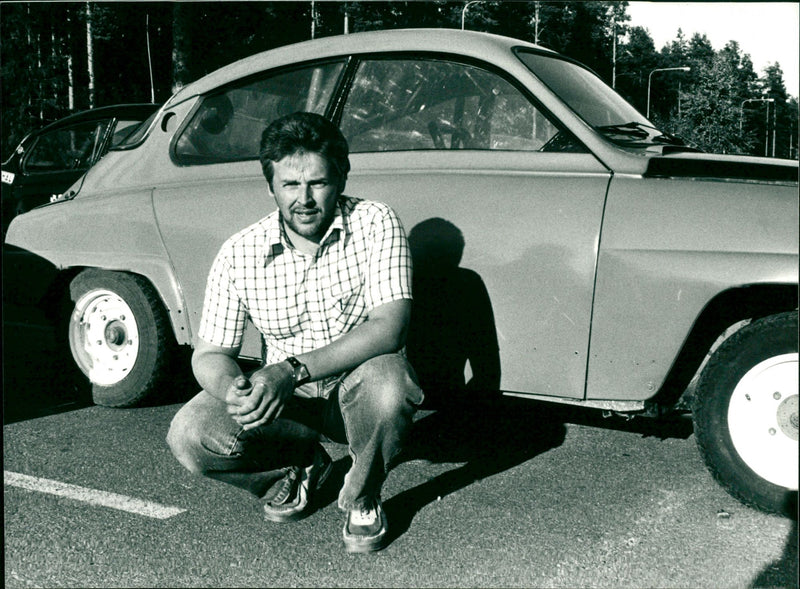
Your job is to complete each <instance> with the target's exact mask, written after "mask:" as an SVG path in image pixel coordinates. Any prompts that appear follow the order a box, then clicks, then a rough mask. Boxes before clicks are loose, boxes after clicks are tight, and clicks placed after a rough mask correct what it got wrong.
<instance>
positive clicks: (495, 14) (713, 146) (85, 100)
mask: <svg viewBox="0 0 800 589" xmlns="http://www.w3.org/2000/svg"><path fill="white" fill-rule="evenodd" d="M627 6H628V3H627V2H600V1H592V2H585V1H576V2H568V1H556V2H547V1H529V2H522V1H500V0H485V1H484V0H480V1H475V0H471V1H469V2H466V1H450V0H426V1H411V2H383V1H367V2H357V1H347V2H342V1H324V0H317V1H316V2H315V1H305V2H239V1H223V2H99V3H96V2H20V3H6V2H4V3H2V4H0V39H2V46H1V48H2V52H1V53H0V66H1V67H2V70H1V71H0V76H2V77H1V78H0V83H1V84H2V98H1V100H2V113H3V116H2V144H1V145H0V157H1V158H2V161H5V159H6V158H7V157H8V156H9V155H10V151H11V150H13V149H14V148H15V146H16V145H17V143H18V142H19V141H20V140H21V139H22V137H23V136H24V135H25V134H26V133H27V132H29V131H30V130H32V129H35V128H38V127H41V126H42V125H44V124H46V123H47V122H51V121H54V120H56V119H58V118H61V117H63V116H65V115H67V114H70V113H71V112H76V111H80V110H84V109H87V108H93V107H98V106H105V105H109V104H116V103H124V102H157V103H163V102H164V101H166V100H167V98H169V96H170V95H171V94H172V93H173V92H174V91H175V90H176V89H178V88H180V87H181V86H182V85H184V84H186V83H188V82H191V81H193V80H195V79H198V78H200V77H201V76H203V75H205V74H207V73H209V72H211V71H213V70H215V69H217V68H219V67H221V66H223V65H226V64H228V63H231V62H233V61H235V60H237V59H240V58H242V57H246V56H248V55H251V54H253V53H257V52H260V51H264V50H268V49H272V48H274V47H278V46H282V45H286V44H289V43H294V42H299V41H304V40H307V39H311V38H319V37H324V36H329V35H338V34H342V33H353V32H358V31H367V30H377V29H394V28H407V27H422V28H461V26H462V22H463V25H464V27H465V28H467V29H470V30H477V31H485V32H490V33H497V34H502V35H507V36H510V37H516V38H518V39H523V40H526V41H531V42H534V43H537V44H539V45H541V46H543V47H547V48H549V49H553V50H555V51H558V52H559V53H562V54H564V55H566V56H569V57H571V58H574V59H576V60H578V61H580V62H582V63H584V64H585V65H587V66H589V67H590V68H592V69H593V70H594V71H595V72H596V73H597V74H598V75H599V76H600V77H602V78H603V79H604V80H605V81H606V82H607V83H608V84H609V85H610V86H612V87H614V88H615V89H616V90H617V92H619V93H620V94H621V95H622V96H623V97H625V98H626V99H627V100H628V101H629V102H630V103H631V104H633V105H634V106H635V107H636V108H637V109H638V110H639V111H640V112H641V113H643V114H646V113H648V112H649V118H650V120H651V121H653V122H654V123H655V124H656V125H657V126H659V127H660V128H661V129H662V130H665V131H668V132H671V133H674V134H677V135H679V136H681V137H682V138H683V139H684V140H687V142H690V143H691V144H694V145H696V146H697V147H699V148H701V149H703V150H705V151H713V152H719V153H738V154H752V155H761V156H764V155H767V156H770V157H779V158H791V159H797V157H798V151H797V133H798V127H797V123H798V105H797V97H795V96H790V95H789V93H788V92H787V89H786V87H785V83H784V80H783V72H782V70H781V67H780V64H779V63H777V62H776V63H772V64H770V65H769V66H768V67H767V68H766V69H765V70H764V71H762V72H756V71H754V67H753V63H752V61H751V59H750V57H749V55H747V54H746V53H744V52H743V51H742V49H741V48H740V46H739V44H738V43H737V42H736V40H734V39H732V40H730V41H729V42H728V43H727V44H726V45H725V47H724V48H722V49H720V50H715V49H714V48H713V47H712V45H711V43H710V41H709V40H708V38H707V37H706V36H705V35H699V34H695V35H693V36H691V37H690V38H687V37H686V36H685V35H684V34H683V33H682V32H681V31H680V30H679V31H677V34H676V37H675V39H674V40H672V41H671V42H669V43H667V44H666V45H665V46H663V47H661V48H656V47H655V44H654V41H653V39H652V37H651V36H650V34H649V33H648V31H647V30H646V29H643V28H642V27H633V26H631V25H630V22H629V21H630V18H629V16H628V14H627ZM685 67H688V68H689V70H688V71H683V70H682V69H678V68H685ZM673 68H675V69H673ZM663 70H667V71H666V72H665V71H663ZM654 72H655V73H656V75H653V73H654ZM648 88H649V90H650V92H649V93H648ZM648 94H649V100H648Z"/></svg>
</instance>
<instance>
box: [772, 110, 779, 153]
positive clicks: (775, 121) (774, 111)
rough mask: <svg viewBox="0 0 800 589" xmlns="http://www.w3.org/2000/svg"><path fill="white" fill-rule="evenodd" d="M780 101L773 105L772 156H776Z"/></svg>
mask: <svg viewBox="0 0 800 589" xmlns="http://www.w3.org/2000/svg"><path fill="white" fill-rule="evenodd" d="M777 116H778V103H777V102H775V103H774V104H773V106H772V157H775V129H776V128H777V125H778V120H777Z"/></svg>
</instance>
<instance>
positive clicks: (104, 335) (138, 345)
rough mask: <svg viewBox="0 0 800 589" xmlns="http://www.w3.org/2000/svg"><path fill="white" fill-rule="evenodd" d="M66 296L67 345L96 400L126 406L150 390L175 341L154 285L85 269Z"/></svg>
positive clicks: (163, 369)
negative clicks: (69, 305)
mask: <svg viewBox="0 0 800 589" xmlns="http://www.w3.org/2000/svg"><path fill="white" fill-rule="evenodd" d="M70 295H71V298H72V300H73V301H74V303H75V306H74V309H73V311H72V314H71V316H70V319H69V326H68V338H69V346H70V350H71V352H72V357H73V358H74V360H75V362H76V363H77V365H78V367H79V368H80V369H81V371H82V372H83V373H84V374H85V375H86V376H87V377H89V380H90V381H91V383H92V398H93V400H94V402H95V403H97V404H98V405H104V406H107V407H130V406H133V405H137V404H139V403H140V402H141V401H142V400H144V399H145V398H146V397H148V396H150V395H152V394H154V393H155V391H156V388H157V387H158V386H159V385H160V384H161V383H162V381H163V380H164V376H165V375H166V371H167V369H168V367H169V360H170V358H172V357H173V356H174V352H175V349H176V348H177V345H176V343H175V341H174V339H173V338H172V334H171V329H170V324H169V318H168V317H167V314H166V312H165V310H164V307H163V305H162V304H161V301H160V299H159V297H158V294H157V293H156V291H155V290H154V289H153V287H152V286H151V285H150V284H149V283H148V282H147V281H146V280H145V279H143V278H141V277H139V276H136V275H132V274H125V273H121V272H109V271H104V270H97V269H89V270H84V271H83V272H81V273H80V274H78V276H76V277H75V279H74V280H73V281H72V283H71V284H70Z"/></svg>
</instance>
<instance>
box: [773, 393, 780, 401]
mask: <svg viewBox="0 0 800 589" xmlns="http://www.w3.org/2000/svg"><path fill="white" fill-rule="evenodd" d="M772 398H773V399H775V400H776V401H777V400H778V399H780V398H781V394H780V393H779V392H778V391H775V392H774V393H772Z"/></svg>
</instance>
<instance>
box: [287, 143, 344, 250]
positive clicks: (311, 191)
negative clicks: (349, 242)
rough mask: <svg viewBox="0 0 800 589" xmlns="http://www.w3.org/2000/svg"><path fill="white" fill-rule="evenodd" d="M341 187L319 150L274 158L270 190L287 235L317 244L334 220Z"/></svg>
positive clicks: (332, 169)
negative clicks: (276, 159)
mask: <svg viewBox="0 0 800 589" xmlns="http://www.w3.org/2000/svg"><path fill="white" fill-rule="evenodd" d="M341 188H343V187H340V182H339V179H338V178H337V176H336V173H335V171H334V168H333V167H332V166H331V165H330V164H329V163H328V161H327V160H326V159H325V158H323V157H322V156H321V155H320V154H318V153H313V152H299V153H295V154H293V155H288V156H286V157H285V158H283V159H282V160H279V161H277V162H273V176H272V194H273V196H274V197H275V202H277V204H278V209H280V211H281V215H282V216H283V221H284V224H285V227H286V230H287V232H288V233H289V237H290V238H295V237H297V236H300V237H303V238H305V239H307V240H309V241H312V242H314V243H317V244H318V243H319V242H320V240H321V239H322V238H323V237H324V235H325V232H326V231H327V230H328V227H329V226H330V224H331V221H333V217H334V215H335V213H336V200H337V198H338V197H339V194H340V193H341Z"/></svg>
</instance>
